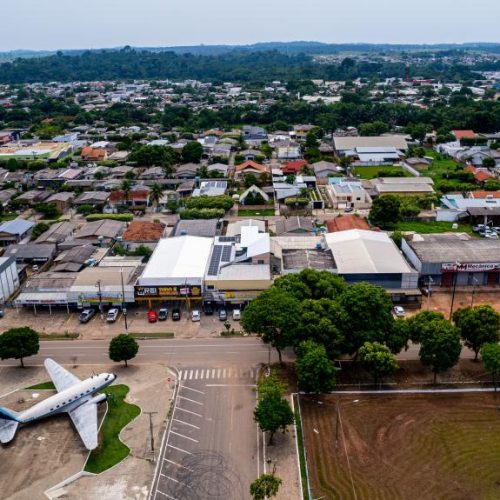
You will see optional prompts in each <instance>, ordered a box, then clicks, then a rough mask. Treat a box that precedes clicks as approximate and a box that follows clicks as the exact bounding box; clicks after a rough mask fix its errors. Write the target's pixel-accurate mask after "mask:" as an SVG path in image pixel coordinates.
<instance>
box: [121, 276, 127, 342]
mask: <svg viewBox="0 0 500 500" xmlns="http://www.w3.org/2000/svg"><path fill="white" fill-rule="evenodd" d="M120 276H121V280H122V313H123V319H124V320H125V331H126V332H127V333H128V323H127V308H126V307H125V286H124V284H123V267H122V268H120Z"/></svg>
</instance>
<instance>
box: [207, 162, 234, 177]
mask: <svg viewBox="0 0 500 500" xmlns="http://www.w3.org/2000/svg"><path fill="white" fill-rule="evenodd" d="M228 170H229V166H228V165H225V164H224V163H212V165H209V166H208V167H207V171H208V172H209V173H212V172H217V173H218V174H220V175H221V176H222V177H227V174H228Z"/></svg>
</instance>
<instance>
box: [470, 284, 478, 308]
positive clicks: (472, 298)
mask: <svg viewBox="0 0 500 500" xmlns="http://www.w3.org/2000/svg"><path fill="white" fill-rule="evenodd" d="M476 283H478V281H477V279H476V278H472V294H471V297H470V306H471V307H474V291H475V289H474V287H475V285H476Z"/></svg>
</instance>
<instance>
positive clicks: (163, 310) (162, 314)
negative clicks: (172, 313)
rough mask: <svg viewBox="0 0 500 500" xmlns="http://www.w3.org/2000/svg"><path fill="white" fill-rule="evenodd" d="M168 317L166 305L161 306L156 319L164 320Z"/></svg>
mask: <svg viewBox="0 0 500 500" xmlns="http://www.w3.org/2000/svg"><path fill="white" fill-rule="evenodd" d="M167 318H168V309H167V308H166V307H162V308H161V309H160V310H159V311H158V321H165V320H166V319H167Z"/></svg>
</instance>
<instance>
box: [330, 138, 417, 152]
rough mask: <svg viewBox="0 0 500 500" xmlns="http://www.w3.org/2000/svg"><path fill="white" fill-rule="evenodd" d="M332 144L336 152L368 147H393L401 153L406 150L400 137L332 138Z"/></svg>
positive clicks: (404, 140) (405, 143) (404, 141)
mask: <svg viewBox="0 0 500 500" xmlns="http://www.w3.org/2000/svg"><path fill="white" fill-rule="evenodd" d="M333 144H334V145H335V149H336V150H337V151H344V150H349V149H355V148H370V147H394V148H396V149H400V150H402V151H406V150H407V149H408V143H407V142H406V139H405V138H404V137H403V136H402V135H387V136H381V137H362V136H360V137H334V138H333Z"/></svg>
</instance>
